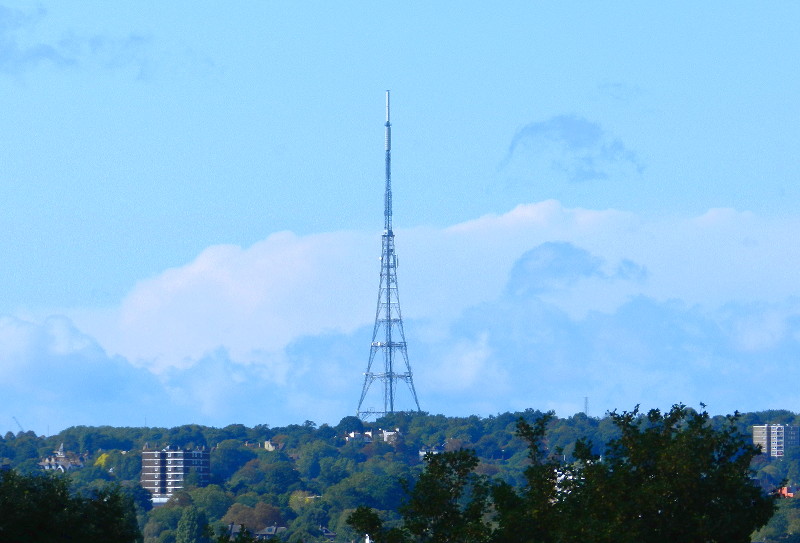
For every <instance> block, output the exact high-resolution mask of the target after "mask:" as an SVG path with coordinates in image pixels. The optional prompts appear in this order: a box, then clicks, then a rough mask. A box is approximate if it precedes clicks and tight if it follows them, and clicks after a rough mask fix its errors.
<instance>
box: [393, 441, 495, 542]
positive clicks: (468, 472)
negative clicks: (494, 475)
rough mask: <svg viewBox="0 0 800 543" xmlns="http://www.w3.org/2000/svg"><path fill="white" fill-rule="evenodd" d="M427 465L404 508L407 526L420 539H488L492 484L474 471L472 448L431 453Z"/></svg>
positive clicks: (401, 510)
mask: <svg viewBox="0 0 800 543" xmlns="http://www.w3.org/2000/svg"><path fill="white" fill-rule="evenodd" d="M425 460H426V462H427V466H425V471H423V472H422V474H421V475H420V476H419V478H418V479H417V481H416V483H415V484H414V485H413V486H412V487H411V488H409V489H407V490H408V492H409V498H408V501H406V502H405V503H404V504H403V505H402V506H401V507H400V513H401V514H402V516H403V521H404V526H405V528H406V530H408V532H410V533H411V534H412V535H413V536H415V538H416V540H417V541H420V542H436V543H450V542H452V543H460V542H464V541H475V542H480V541H488V540H489V534H490V529H489V527H488V525H487V523H486V522H485V518H484V516H485V515H486V514H487V513H488V505H489V483H488V481H487V480H486V478H484V477H481V476H478V475H476V474H475V473H474V470H475V467H476V466H477V465H478V457H477V455H476V454H475V452H474V451H472V450H470V449H461V450H458V451H452V452H445V453H441V454H428V455H427V456H426V457H425Z"/></svg>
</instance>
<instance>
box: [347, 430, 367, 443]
mask: <svg viewBox="0 0 800 543" xmlns="http://www.w3.org/2000/svg"><path fill="white" fill-rule="evenodd" d="M344 440H345V441H347V442H348V443H350V442H356V443H372V431H371V430H368V431H366V432H350V433H349V434H347V435H346V436H345V438H344Z"/></svg>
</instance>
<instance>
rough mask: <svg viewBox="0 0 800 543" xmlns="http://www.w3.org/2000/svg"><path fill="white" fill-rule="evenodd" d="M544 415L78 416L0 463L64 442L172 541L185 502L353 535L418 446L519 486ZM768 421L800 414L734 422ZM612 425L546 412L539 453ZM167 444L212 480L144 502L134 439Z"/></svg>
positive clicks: (18, 446)
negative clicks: (152, 422) (150, 424)
mask: <svg viewBox="0 0 800 543" xmlns="http://www.w3.org/2000/svg"><path fill="white" fill-rule="evenodd" d="M543 415H544V414H543V413H541V412H539V411H536V410H526V411H522V412H514V413H503V414H499V415H497V416H489V417H477V416H471V417H445V416H442V415H430V414H426V413H420V414H401V413H398V414H393V415H391V416H387V417H384V418H382V419H380V420H378V421H376V422H375V423H372V424H364V423H362V421H360V420H359V419H357V418H356V417H345V418H343V419H342V420H341V421H340V422H339V423H338V424H336V425H335V426H331V425H327V424H322V425H319V426H318V425H316V424H315V423H313V422H311V421H306V422H305V423H303V424H296V425H289V426H285V427H270V426H268V425H258V426H255V427H252V428H249V427H246V426H243V425H239V424H234V425H230V426H226V427H224V428H212V427H205V426H199V425H185V426H180V427H176V428H116V427H85V426H76V427H72V428H68V429H66V430H64V431H62V432H60V433H58V434H56V435H53V436H37V435H36V434H35V433H33V432H19V433H17V434H13V433H10V432H9V433H7V434H6V435H5V436H4V437H3V438H2V439H0V464H3V465H5V466H8V467H10V468H13V469H15V470H18V471H19V472H21V473H26V472H35V471H37V470H39V469H40V468H39V466H38V462H39V461H40V460H41V459H42V458H43V457H45V456H48V455H51V454H52V452H53V451H54V450H56V449H57V448H59V446H61V444H62V443H63V447H64V450H65V451H70V452H73V453H76V454H78V455H81V458H82V459H83V461H84V467H83V468H82V469H77V470H74V471H71V472H70V478H71V480H72V484H73V486H74V487H75V488H77V489H78V490H80V491H89V490H91V489H99V488H103V487H104V486H107V485H108V484H118V485H121V488H123V490H125V491H126V492H128V493H129V494H130V495H131V496H132V497H133V499H134V501H135V502H136V503H137V520H138V524H139V527H140V529H141V530H142V533H143V535H144V541H145V542H146V543H156V542H158V543H173V542H174V541H176V536H177V534H178V533H179V530H178V528H179V524H180V522H181V519H182V518H184V517H185V516H186V515H187V514H188V512H189V511H191V512H192V514H193V515H194V514H200V515H201V517H202V519H203V522H207V523H208V524H209V525H210V526H211V527H212V528H213V529H214V530H215V531H218V530H219V529H221V528H223V527H225V526H229V525H230V524H234V525H239V524H244V525H246V526H247V527H248V528H249V529H251V530H260V529H263V528H265V527H268V526H285V527H286V528H287V529H286V531H285V532H283V534H282V538H284V539H286V540H288V541H292V542H297V541H322V540H324V536H323V532H322V531H321V527H324V528H326V529H328V530H330V531H332V532H335V533H336V537H335V539H336V540H337V541H351V540H354V539H357V538H359V537H363V534H359V533H357V531H356V530H354V529H353V527H352V526H350V525H349V524H348V523H347V519H348V517H349V516H350V515H351V514H352V513H353V512H354V511H355V510H356V508H358V507H360V506H365V507H369V508H370V509H371V510H373V511H375V512H376V514H378V515H379V517H380V518H381V519H382V521H383V522H384V523H385V524H386V525H387V526H392V525H393V524H399V523H401V516H400V514H399V513H398V510H399V508H400V506H401V504H402V503H403V502H404V500H405V499H406V497H407V496H408V494H407V487H408V485H409V482H413V481H415V480H417V478H418V477H419V476H420V474H421V473H422V471H423V469H424V466H425V462H424V461H423V460H422V458H421V456H420V450H426V449H428V448H435V447H438V450H441V451H458V450H460V449H462V448H463V449H469V450H471V451H474V455H475V458H476V459H477V462H476V465H475V468H474V472H475V474H476V475H479V476H485V477H488V478H491V479H492V480H495V481H502V482H504V483H506V484H508V485H510V486H511V487H513V488H521V487H524V486H525V484H526V469H527V468H528V467H529V466H530V457H529V453H530V450H529V447H528V443H527V442H526V441H525V439H523V438H522V437H520V435H519V434H518V423H519V421H520V420H522V421H526V422H527V423H528V424H533V423H535V422H536V421H537V420H540V419H541V417H542V416H543ZM778 422H781V423H795V424H800V417H799V416H798V415H795V414H793V413H791V412H788V411H764V412H759V413H748V414H744V415H742V416H741V417H740V418H738V419H737V420H736V421H735V423H734V424H735V427H736V430H737V431H738V432H739V433H740V434H741V435H743V436H748V438H749V435H750V427H751V426H752V425H753V424H764V423H778ZM727 423H728V421H727V419H726V418H724V417H714V418H711V419H710V424H711V425H712V426H718V427H723V426H724V425H725V424H727ZM378 429H385V430H391V431H395V430H399V433H398V434H397V435H396V436H395V439H393V440H392V441H389V442H385V441H382V440H380V439H379V438H378ZM369 430H372V431H373V436H374V439H373V440H372V441H371V442H366V441H362V440H359V439H351V440H349V441H348V440H346V437H347V436H348V435H349V434H350V433H352V432H356V433H361V434H363V433H364V432H366V431H369ZM619 435H620V430H619V427H618V426H617V425H615V424H614V421H613V419H612V418H611V417H609V416H606V417H602V418H595V417H587V416H586V415H584V414H582V413H581V414H576V415H574V416H572V417H567V418H555V417H553V418H552V419H550V420H549V422H548V424H547V433H546V435H545V436H544V438H543V440H542V447H543V448H544V450H546V451H547V455H548V456H549V457H552V458H554V459H557V460H558V461H559V462H561V463H563V464H565V465H569V464H570V463H571V462H573V461H574V460H575V448H576V444H578V443H579V442H580V440H581V439H585V440H586V442H587V443H591V444H592V447H591V448H590V450H589V451H588V453H591V454H595V455H599V454H601V453H603V452H604V446H605V444H606V443H609V442H610V441H612V440H614V439H616V438H618V437H619ZM265 444H267V448H265ZM167 445H169V446H171V447H184V448H195V447H206V448H208V449H209V450H210V451H211V484H209V485H208V486H206V487H202V488H201V487H196V486H192V485H191V484H190V485H189V486H188V487H187V489H186V491H185V492H182V493H179V494H176V495H175V496H174V497H173V499H172V500H171V501H170V503H168V504H167V505H166V506H163V507H158V508H156V509H150V508H149V506H148V500H147V496H146V493H143V492H142V489H141V487H139V476H140V471H141V450H142V449H143V448H144V447H145V446H148V447H150V448H163V447H165V446H167ZM270 449H274V450H270ZM584 452H587V451H584ZM753 467H754V469H755V470H756V472H755V477H756V478H757V481H758V483H759V484H761V485H762V487H763V488H765V489H768V488H773V487H777V486H778V485H780V484H781V483H782V481H783V480H784V479H786V480H788V482H789V483H790V484H792V483H794V482H796V481H797V482H800V451H789V455H788V456H787V458H786V459H785V460H783V461H770V460H769V459H767V458H766V457H763V456H761V457H757V458H756V460H755V461H754V462H753ZM190 483H191V480H190ZM404 485H405V486H404ZM784 502H785V503H787V504H788V503H790V502H791V503H792V504H793V503H794V501H793V500H784ZM784 502H782V503H781V504H780V506H781V507H780V509H779V514H778V515H776V517H775V519H773V523H771V524H770V526H768V527H767V529H765V531H763V534H762V535H763V539H764V540H768V539H769V537H772V536H773V535H775V534H777V533H778V532H781V533H795V532H797V533H800V515H797V516H796V517H795V516H794V512H795V511H796V510H794V509H792V508H789V507H788V506H787V505H784ZM797 512H798V513H800V510H797ZM795 522H796V525H795ZM775 523H777V524H775ZM773 524H775V526H773ZM769 530H772V531H771V532H770V531H769Z"/></svg>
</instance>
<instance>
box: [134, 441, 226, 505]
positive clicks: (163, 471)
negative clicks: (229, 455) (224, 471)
mask: <svg viewBox="0 0 800 543" xmlns="http://www.w3.org/2000/svg"><path fill="white" fill-rule="evenodd" d="M210 465H211V458H210V454H209V452H208V451H207V450H206V448H205V447H202V448H197V449H194V450H189V449H172V448H170V447H166V448H164V449H162V450H160V451H159V450H149V449H148V448H147V446H145V448H144V450H143V451H142V477H141V483H142V486H143V487H144V488H146V489H147V490H149V491H150V493H151V494H152V495H153V504H154V505H158V504H163V503H166V502H167V500H169V498H170V497H171V496H172V495H173V494H174V493H175V492H178V491H179V490H182V489H183V488H184V486H185V485H186V481H187V477H188V476H189V474H192V473H194V474H196V477H195V478H194V480H195V482H196V483H197V484H198V485H199V486H204V485H207V484H208V477H209V473H210Z"/></svg>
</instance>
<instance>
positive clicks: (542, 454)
mask: <svg viewBox="0 0 800 543" xmlns="http://www.w3.org/2000/svg"><path fill="white" fill-rule="evenodd" d="M552 419H553V413H546V414H541V413H540V414H539V416H538V418H537V419H535V420H534V421H533V422H532V423H529V422H527V421H526V420H525V419H520V420H519V421H518V422H517V432H518V434H519V436H520V437H522V438H523V439H524V440H525V442H526V443H527V444H528V460H529V462H530V464H529V465H528V467H527V468H525V471H524V473H523V475H524V480H525V486H524V487H523V488H522V489H521V490H520V491H517V490H516V489H515V488H514V487H512V486H511V485H510V484H508V483H505V482H499V483H497V484H496V485H495V486H494V488H493V489H492V496H493V498H494V503H495V510H496V515H497V516H496V520H497V529H496V531H495V534H494V540H495V541H498V542H506V541H508V542H518V541H536V542H547V541H554V540H556V537H557V534H558V533H559V530H560V528H561V523H562V522H563V518H562V515H561V507H560V502H561V498H562V497H563V494H562V493H561V492H560V490H559V475H560V473H561V472H560V464H559V462H557V461H556V460H555V459H554V458H552V457H549V456H548V452H547V449H546V448H545V446H544V439H545V434H546V433H547V426H548V424H549V423H550V422H551V420H552Z"/></svg>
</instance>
